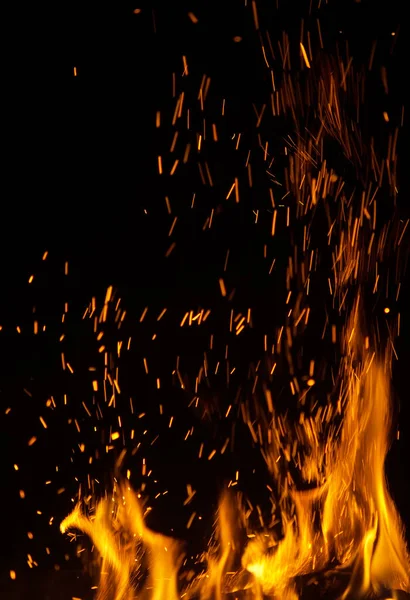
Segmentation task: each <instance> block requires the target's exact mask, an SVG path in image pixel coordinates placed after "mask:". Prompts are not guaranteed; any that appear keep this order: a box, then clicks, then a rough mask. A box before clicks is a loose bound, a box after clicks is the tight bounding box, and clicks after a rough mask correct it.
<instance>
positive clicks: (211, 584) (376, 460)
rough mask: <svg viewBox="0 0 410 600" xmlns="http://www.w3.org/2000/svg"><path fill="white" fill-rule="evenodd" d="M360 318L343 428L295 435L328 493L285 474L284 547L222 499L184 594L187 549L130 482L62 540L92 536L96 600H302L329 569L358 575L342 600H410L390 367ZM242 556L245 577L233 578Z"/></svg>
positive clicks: (346, 369) (349, 332) (345, 370)
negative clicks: (154, 526)
mask: <svg viewBox="0 0 410 600" xmlns="http://www.w3.org/2000/svg"><path fill="white" fill-rule="evenodd" d="M359 309H360V301H359V300H358V301H357V302H356V305H355V308H354V310H353V313H352V317H351V319H350V322H349V324H348V326H347V328H346V335H345V341H346V347H345V357H344V361H343V365H342V367H341V370H342V373H341V376H342V382H343V385H342V387H341V391H340V398H339V403H338V406H339V410H340V408H341V410H342V412H343V420H342V425H341V427H338V428H334V429H333V430H331V434H330V435H329V436H328V437H327V439H326V441H325V442H324V443H321V442H319V440H320V439H321V438H322V435H323V419H322V418H320V417H319V416H317V417H316V418H315V419H312V420H311V421H310V422H309V424H308V425H306V424H305V426H304V427H301V428H300V430H299V431H298V434H299V436H300V437H302V435H303V437H304V442H305V444H307V445H308V446H309V452H308V453H307V456H308V458H307V460H306V462H305V465H304V472H305V474H306V476H308V477H309V478H312V477H313V476H315V478H316V479H317V480H318V482H319V485H318V486H317V487H316V488H315V489H313V490H308V491H300V490H297V489H295V488H293V489H292V486H293V482H292V480H291V477H290V476H289V474H288V477H287V479H286V481H287V485H284V486H283V489H282V499H281V502H280V508H281V514H282V525H283V531H284V534H283V537H282V538H281V539H276V537H275V535H274V532H273V530H271V531H269V530H266V531H264V532H263V533H258V534H255V533H251V530H250V528H249V523H248V522H247V521H246V519H245V517H244V513H243V511H242V509H241V507H240V505H239V502H238V501H236V500H235V498H233V497H231V496H229V495H228V494H225V495H224V496H223V497H222V499H221V502H220V507H219V511H218V517H217V532H216V538H217V542H214V543H213V544H212V546H211V548H210V549H209V550H208V552H207V553H206V561H207V567H206V569H205V570H204V571H203V572H202V573H201V574H200V575H199V576H197V577H196V578H195V579H194V580H193V582H191V583H190V584H189V585H188V586H186V588H185V589H184V590H181V589H180V587H179V583H178V581H179V576H180V570H181V565H182V563H183V561H184V554H183V548H182V544H181V543H180V542H178V541H176V540H174V539H172V538H169V537H167V536H164V535H162V534H160V533H156V532H154V531H152V530H150V529H149V528H148V527H147V525H146V524H145V514H146V512H147V511H145V512H144V508H143V502H142V501H141V499H140V497H139V496H138V494H136V493H135V492H134V491H133V490H132V489H131V487H130V486H129V485H128V482H127V483H126V484H125V483H121V484H119V485H116V487H115V490H114V495H113V497H112V498H111V499H108V498H105V499H103V500H102V501H100V502H99V503H98V504H97V506H96V509H95V513H94V514H86V511H85V509H84V507H82V506H80V505H77V506H76V508H75V509H74V510H73V512H72V513H71V514H70V515H69V516H68V517H67V518H66V519H65V520H64V521H63V523H62V524H61V531H62V532H66V531H68V530H71V529H78V530H80V531H82V532H84V533H85V534H87V535H88V536H89V537H90V538H91V540H92V541H93V543H94V545H95V547H96V549H97V551H98V553H99V555H100V556H101V558H102V564H101V575H100V584H99V589H98V593H97V600H111V598H113V599H114V600H131V598H135V597H137V598H142V599H143V600H160V599H164V598H167V599H169V600H177V598H181V597H185V598H193V597H197V598H200V600H211V599H215V600H222V599H223V598H225V597H226V594H227V592H228V591H238V590H240V589H247V590H248V592H249V593H250V594H251V597H252V598H253V599H254V600H258V599H261V598H262V594H265V595H268V596H269V597H272V598H281V599H285V600H296V599H297V598H298V597H299V595H298V589H297V583H296V578H297V577H300V576H303V575H307V574H312V573H317V572H319V571H322V570H324V569H333V570H334V571H340V572H341V573H343V572H347V573H349V574H350V581H349V584H348V586H347V588H346V589H345V591H344V593H343V594H342V595H341V596H340V598H341V600H347V599H349V598H363V597H365V596H366V595H368V594H369V593H375V594H377V593H380V592H382V591H383V590H384V589H390V590H394V589H396V590H397V589H400V590H404V591H409V590H410V579H409V572H410V569H409V558H408V555H407V549H406V545H405V542H404V536H403V529H402V525H401V522H400V518H399V516H398V513H397V511H396V508H395V506H394V503H393V501H392V498H391V497H390V495H389V492H388V488H387V483H386V478H385V473H384V461H385V457H386V454H387V451H388V436H389V431H390V425H391V423H390V394H389V373H388V369H389V361H388V360H387V358H386V356H385V360H384V361H382V360H380V359H379V358H377V357H375V355H374V353H371V352H370V350H369V349H367V350H366V349H365V348H364V345H363V343H362V342H363V337H362V335H361V333H360V327H359V314H360V310H359ZM274 422H275V421H274V419H273V420H272V424H274ZM272 440H274V442H273V444H272V454H271V456H270V458H271V459H272V458H273V457H274V456H275V452H277V450H278V444H279V443H280V442H279V437H278V436H277V435H276V436H275V435H273V436H272ZM273 462H275V464H276V461H273ZM271 464H272V463H271ZM238 515H239V516H240V517H242V522H243V523H244V525H243V526H244V527H245V529H247V531H248V534H250V535H252V536H254V537H253V539H251V541H250V542H249V543H248V544H247V545H246V546H245V547H244V548H243V547H242V548H241V547H240V542H239V541H238V536H237V533H238V531H239V530H240V528H241V526H242V525H241V524H240V519H238ZM237 556H240V557H241V563H242V569H238V570H237V571H236V572H232V567H233V565H234V563H235V557H237ZM136 590H137V591H138V590H139V593H138V595H137V596H135V593H136ZM181 593H182V594H184V595H183V596H181Z"/></svg>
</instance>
